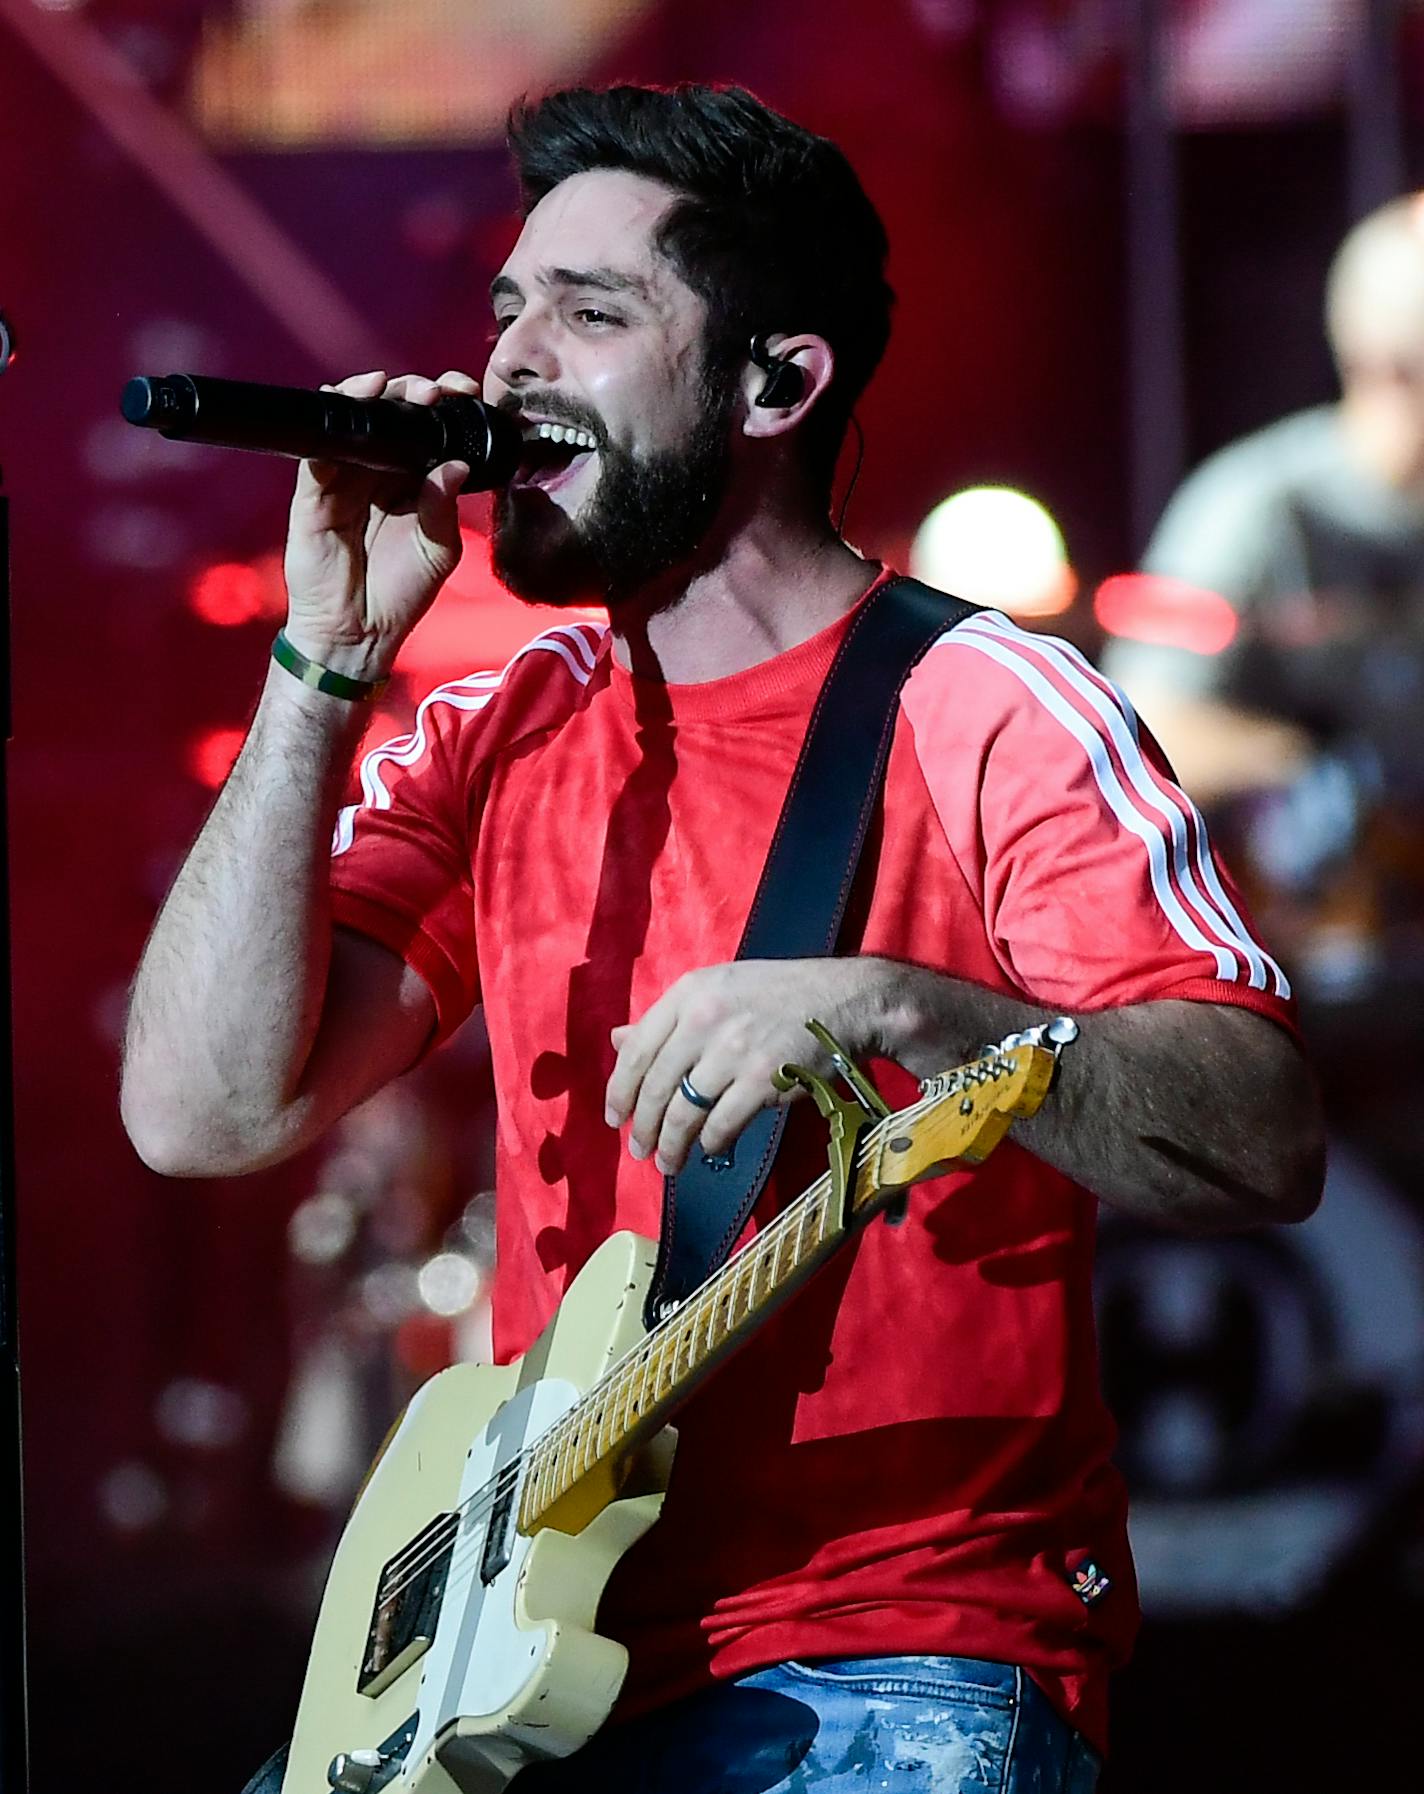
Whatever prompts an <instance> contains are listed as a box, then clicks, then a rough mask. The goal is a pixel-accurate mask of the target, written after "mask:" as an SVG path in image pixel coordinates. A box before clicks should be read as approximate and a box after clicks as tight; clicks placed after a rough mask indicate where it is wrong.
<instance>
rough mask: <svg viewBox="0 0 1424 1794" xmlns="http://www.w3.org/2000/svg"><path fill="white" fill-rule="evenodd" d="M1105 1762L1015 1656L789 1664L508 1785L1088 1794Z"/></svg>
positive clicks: (652, 1790) (681, 1793)
mask: <svg viewBox="0 0 1424 1794" xmlns="http://www.w3.org/2000/svg"><path fill="white" fill-rule="evenodd" d="M1100 1768H1101V1764H1100V1762H1099V1760H1098V1757H1097V1755H1096V1754H1095V1752H1093V1751H1092V1750H1091V1749H1090V1748H1089V1747H1088V1745H1087V1744H1085V1743H1084V1742H1083V1740H1082V1739H1081V1738H1080V1737H1079V1736H1078V1734H1077V1733H1076V1732H1075V1731H1073V1730H1072V1728H1071V1727H1070V1726H1068V1725H1067V1724H1065V1722H1064V1721H1063V1720H1062V1719H1060V1718H1059V1717H1058V1714H1057V1713H1056V1712H1055V1711H1054V1709H1053V1707H1052V1706H1051V1705H1050V1704H1049V1701H1048V1698H1047V1696H1046V1695H1044V1694H1043V1693H1042V1692H1041V1691H1040V1689H1039V1688H1038V1687H1037V1685H1036V1684H1035V1683H1034V1682H1033V1681H1032V1680H1031V1679H1030V1678H1029V1677H1028V1676H1027V1675H1025V1674H1024V1672H1023V1671H1022V1670H1019V1669H1015V1668H1013V1667H1012V1666H1011V1665H1009V1664H1006V1663H983V1662H980V1661H979V1660H977V1659H975V1658H972V1657H855V1658H839V1659H836V1660H835V1661H833V1662H818V1663H781V1664H777V1665H776V1666H775V1667H774V1668H772V1669H763V1670H757V1671H756V1672H755V1673H754V1674H753V1675H749V1676H742V1677H741V1678H740V1679H739V1680H737V1681H735V1682H725V1683H719V1684H718V1685H717V1686H716V1687H714V1688H709V1689H706V1690H704V1691H702V1692H701V1693H698V1694H694V1695H689V1696H688V1698H687V1699H686V1700H681V1701H675V1702H674V1703H673V1704H672V1705H671V1706H668V1707H662V1708H659V1709H658V1711H657V1712H655V1713H649V1714H647V1715H645V1716H644V1717H643V1718H641V1719H634V1720H630V1721H629V1722H628V1723H627V1724H626V1725H617V1726H610V1727H608V1728H607V1729H605V1730H604V1731H602V1732H599V1733H598V1734H597V1735H596V1736H595V1737H594V1738H593V1739H592V1740H591V1741H590V1742H589V1743H588V1744H586V1745H585V1746H584V1748H583V1749H582V1750H581V1751H579V1752H577V1754H576V1755H574V1756H572V1757H565V1758H563V1759H562V1760H561V1761H558V1762H551V1763H541V1764H538V1765H537V1766H536V1767H533V1768H530V1769H526V1770H525V1771H524V1772H523V1774H521V1775H519V1776H517V1777H516V1778H515V1781H514V1783H513V1784H512V1786H511V1788H510V1794H803V1790H804V1791H805V1794H810V1791H811V1790H816V1794H878V1791H879V1790H881V1789H884V1790H886V1794H1092V1790H1093V1788H1094V1787H1095V1786H1096V1785H1097V1780H1098V1772H1099V1769H1100Z"/></svg>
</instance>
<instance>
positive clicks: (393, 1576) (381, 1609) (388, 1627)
mask: <svg viewBox="0 0 1424 1794" xmlns="http://www.w3.org/2000/svg"><path fill="white" fill-rule="evenodd" d="M458 1535H459V1518H458V1516H457V1515H455V1514H437V1515H436V1517H435V1518H434V1519H433V1520H432V1521H431V1522H430V1524H429V1526H427V1527H426V1528H425V1530H424V1532H421V1533H417V1534H416V1536H415V1537H414V1538H413V1539H412V1540H411V1541H410V1543H409V1544H408V1545H404V1546H402V1547H401V1549H400V1550H399V1551H398V1552H397V1553H396V1555H395V1556H394V1557H393V1558H391V1559H390V1560H389V1561H388V1562H387V1563H386V1564H385V1565H384V1566H383V1568H382V1570H381V1577H380V1581H379V1583H378V1584H377V1588H376V1602H375V1606H374V1607H373V1609H372V1611H371V1623H370V1625H369V1626H368V1627H367V1630H366V1649H365V1651H364V1652H363V1653H362V1657H361V1668H360V1671H359V1673H358V1675H357V1678H356V1691H357V1693H358V1694H364V1695H367V1696H368V1697H369V1698H370V1699H371V1700H374V1699H375V1698H376V1696H377V1695H378V1694H380V1693H382V1691H383V1690H385V1689H387V1688H389V1687H390V1685H391V1683H392V1682H394V1681H395V1679H396V1677H397V1676H399V1675H402V1674H404V1672H405V1671H406V1670H407V1669H409V1668H410V1666H411V1664H412V1663H414V1662H416V1661H417V1660H418V1659H419V1658H420V1657H422V1656H424V1654H425V1653H426V1651H428V1650H429V1649H430V1644H431V1640H432V1639H433V1638H434V1637H435V1627H436V1622H437V1621H438V1620H439V1618H440V1603H441V1600H442V1598H443V1597H444V1594H445V1585H446V1582H447V1581H448V1579H449V1572H450V1558H451V1554H452V1553H453V1551H454V1549H455V1540H456V1538H457V1537H458Z"/></svg>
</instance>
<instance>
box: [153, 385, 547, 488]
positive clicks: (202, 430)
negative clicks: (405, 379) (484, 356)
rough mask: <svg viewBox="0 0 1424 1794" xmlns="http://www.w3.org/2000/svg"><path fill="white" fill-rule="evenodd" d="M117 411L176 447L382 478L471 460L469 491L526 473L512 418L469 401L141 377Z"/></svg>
mask: <svg viewBox="0 0 1424 1794" xmlns="http://www.w3.org/2000/svg"><path fill="white" fill-rule="evenodd" d="M120 409H121V410H122V411H123V414H124V416H125V417H126V418H127V419H128V421H129V422H130V423H131V424H137V425H139V427H140V428H141V429H145V430H157V431H158V433H159V434H160V435H161V436H167V437H168V438H169V439H170V441H174V442H205V443H208V444H210V445H212V446H213V447H216V448H237V449H255V450H257V451H258V452H259V453H261V454H267V455H291V456H293V457H295V458H296V459H299V460H303V461H308V460H321V461H343V462H348V463H350V464H351V465H352V466H355V467H372V468H376V469H378V470H379V471H381V472H384V473H410V474H424V473H429V472H430V470H431V468H432V467H438V466H439V465H440V463H441V462H442V461H464V462H465V463H466V464H467V465H468V467H469V469H470V477H469V478H468V479H467V480H466V481H465V484H464V485H463V487H461V491H463V492H484V491H487V490H488V489H489V488H490V487H491V486H502V485H503V484H504V483H505V481H506V480H508V479H509V478H510V477H511V476H512V474H513V473H514V470H515V468H516V467H517V466H518V464H519V454H520V448H521V445H522V440H523V439H522V437H521V435H520V431H519V426H518V425H517V424H516V423H515V422H514V421H513V419H512V418H510V417H508V416H506V415H505V413H504V412H502V411H498V410H496V409H495V407H494V406H493V405H486V404H485V403H484V402H483V401H482V400H480V399H471V398H467V397H465V396H464V395H462V394H456V395H454V396H453V397H449V398H443V399H437V400H436V402H435V403H434V404H433V405H413V404H412V403H411V402H410V400H409V399H353V398H350V397H348V395H347V394H346V393H342V392H311V391H309V390H307V389H306V388H304V387H300V386H262V385H259V384H257V383H256V382H254V381H251V380H217V379H212V378H209V377H208V376H207V375H205V374H168V375H164V376H162V377H157V376H147V375H142V374H140V375H138V376H137V377H136V378H135V379H132V380H130V381H129V382H128V384H127V385H126V386H125V387H124V391H123V397H122V399H121V400H120Z"/></svg>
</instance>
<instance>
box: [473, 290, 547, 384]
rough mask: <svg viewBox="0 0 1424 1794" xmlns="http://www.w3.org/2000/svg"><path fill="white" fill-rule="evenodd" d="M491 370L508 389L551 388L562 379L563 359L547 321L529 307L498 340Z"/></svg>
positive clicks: (492, 354) (502, 332) (532, 307)
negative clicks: (557, 350) (560, 363)
mask: <svg viewBox="0 0 1424 1794" xmlns="http://www.w3.org/2000/svg"><path fill="white" fill-rule="evenodd" d="M489 371H490V373H491V374H493V375H494V377H495V379H496V380H499V381H501V382H502V383H503V384H504V385H505V386H507V387H509V388H511V389H516V388H518V387H521V386H530V385H549V386H551V385H552V384H553V383H554V381H555V380H556V379H557V378H558V373H559V358H558V355H557V353H556V351H555V348H554V343H553V337H552V333H551V331H550V329H549V322H548V320H547V318H544V317H543V316H541V314H540V312H539V310H538V308H536V307H534V306H528V307H526V309H525V310H524V311H522V312H520V314H519V316H518V317H516V318H515V319H514V320H513V321H512V322H511V323H509V324H506V325H505V327H504V329H503V330H502V331H501V332H500V334H499V335H498V337H496V339H495V344H494V348H493V350H492V351H491V353H490V358H489Z"/></svg>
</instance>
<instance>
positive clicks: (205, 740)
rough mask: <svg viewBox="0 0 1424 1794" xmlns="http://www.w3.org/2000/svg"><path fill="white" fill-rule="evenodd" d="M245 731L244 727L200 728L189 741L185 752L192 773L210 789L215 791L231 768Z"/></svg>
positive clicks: (200, 782) (201, 783)
mask: <svg viewBox="0 0 1424 1794" xmlns="http://www.w3.org/2000/svg"><path fill="white" fill-rule="evenodd" d="M246 733H247V731H246V730H245V729H202V730H200V731H199V732H198V734H196V735H195V736H194V737H193V738H192V740H191V741H190V742H189V743H188V750H187V753H186V755H185V756H184V758H185V760H186V762H187V767H188V772H189V775H190V776H191V777H192V778H195V779H196V780H197V781H198V783H199V784H200V785H206V786H207V787H208V789H209V790H210V791H216V790H217V788H218V786H219V785H221V784H222V782H223V780H224V779H225V778H226V777H227V775H228V774H229V773H230V772H231V771H232V763H233V761H234V760H236V758H237V756H238V752H239V750H240V749H241V747H242V743H243V739H244V737H245V736H246Z"/></svg>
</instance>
